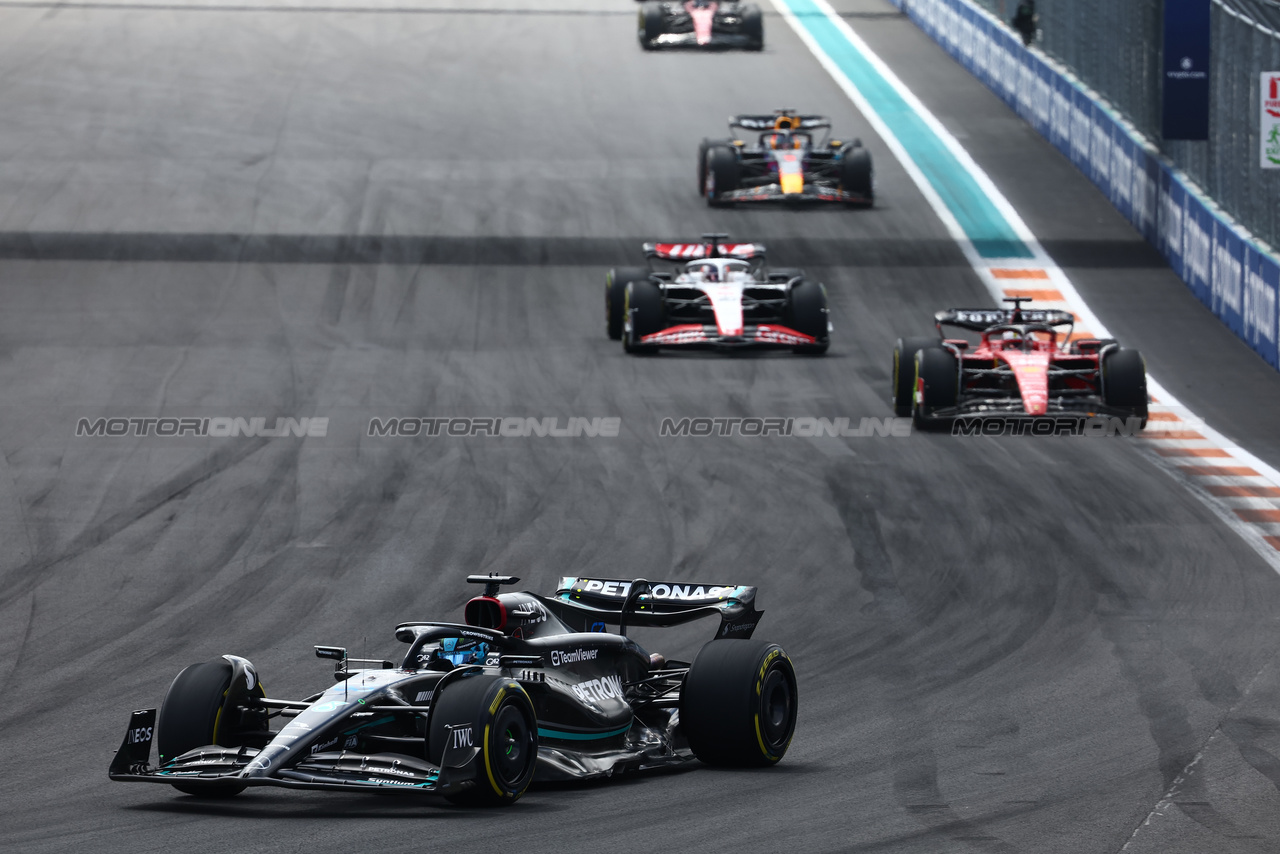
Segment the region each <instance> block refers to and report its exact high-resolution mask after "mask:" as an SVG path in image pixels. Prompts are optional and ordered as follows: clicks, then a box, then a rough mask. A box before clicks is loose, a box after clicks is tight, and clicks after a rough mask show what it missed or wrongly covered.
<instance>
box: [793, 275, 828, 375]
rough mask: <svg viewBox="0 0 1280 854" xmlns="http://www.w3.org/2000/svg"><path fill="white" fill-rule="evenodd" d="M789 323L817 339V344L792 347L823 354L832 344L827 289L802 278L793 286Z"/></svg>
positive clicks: (804, 353)
mask: <svg viewBox="0 0 1280 854" xmlns="http://www.w3.org/2000/svg"><path fill="white" fill-rule="evenodd" d="M787 314H788V318H787V320H788V325H790V327H791V328H792V329H794V330H795V331H796V332H799V333H802V334H804V335H808V336H809V337H811V338H815V339H817V343H816V344H804V345H801V346H798V347H793V348H791V349H792V351H793V352H796V353H800V354H802V355H808V356H821V355H822V354H823V353H825V352H827V349H828V348H829V347H830V346H831V339H830V334H829V333H828V332H827V314H828V312H827V291H826V289H825V288H823V287H822V285H820V284H818V283H817V282H811V281H808V280H807V279H801V280H800V281H799V282H797V283H796V284H795V286H794V287H792V288H791V292H790V294H789V295H788V303H787Z"/></svg>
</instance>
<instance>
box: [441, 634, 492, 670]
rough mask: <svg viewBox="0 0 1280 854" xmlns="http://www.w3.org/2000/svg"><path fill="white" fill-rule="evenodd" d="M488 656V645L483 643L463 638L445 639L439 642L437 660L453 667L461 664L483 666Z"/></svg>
mask: <svg viewBox="0 0 1280 854" xmlns="http://www.w3.org/2000/svg"><path fill="white" fill-rule="evenodd" d="M488 654H489V645H488V644H487V643H484V642H483V641H474V640H468V639H465V638H445V639H444V640H442V641H440V649H439V658H441V659H444V660H445V661H448V662H450V663H452V664H453V665H454V666H455V667H458V666H460V665H463V664H484V660H485V656H487V655H488Z"/></svg>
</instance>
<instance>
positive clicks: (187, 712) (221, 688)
mask: <svg viewBox="0 0 1280 854" xmlns="http://www.w3.org/2000/svg"><path fill="white" fill-rule="evenodd" d="M231 678H232V667H231V662H229V661H227V660H226V659H225V658H219V659H215V660H214V661H206V662H204V663H202V664H193V665H191V666H190V667H187V668H185V669H183V671H182V672H181V673H179V674H178V676H177V678H175V679H174V680H173V684H172V685H170V686H169V691H168V692H167V693H166V694H165V695H164V701H163V702H162V703H161V704H160V716H159V718H158V720H157V721H156V749H157V750H158V751H159V757H160V762H161V763H164V762H168V761H169V760H171V759H175V758H176V757H178V756H181V755H182V754H184V753H186V752H187V751H188V750H194V749H195V748H197V747H204V746H206V745H210V744H217V745H221V746H222V747H239V746H241V745H243V744H244V743H245V742H246V739H245V738H244V737H243V736H244V735H245V728H246V727H245V724H246V723H251V724H252V728H253V729H259V728H261V729H265V720H263V721H262V722H261V724H262V726H261V727H259V726H258V725H257V722H256V721H255V722H246V721H243V720H240V719H236V720H232V719H231V715H232V714H235V713H232V712H227V707H229V706H237V705H239V704H238V703H235V702H232V703H228V702H227V700H228V694H229V693H230V692H231V689H232V685H231ZM237 687H238V688H240V689H244V687H245V686H243V685H240V686H237ZM245 693H246V694H248V695H250V696H256V697H263V696H265V694H264V693H263V691H262V685H261V683H258V684H256V685H255V686H254V688H253V689H252V690H246V691H245ZM231 699H232V700H235V699H236V698H231ZM172 785H173V787H174V788H175V789H177V790H178V791H179V792H184V793H186V794H188V795H200V796H203V797H210V798H229V797H231V796H232V795H238V794H240V793H241V792H243V791H244V789H245V784H243V783H234V782H227V783H222V784H206V785H197V786H193V785H187V784H183V783H173V784H172Z"/></svg>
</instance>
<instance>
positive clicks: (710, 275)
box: [689, 263, 720, 282]
mask: <svg viewBox="0 0 1280 854" xmlns="http://www.w3.org/2000/svg"><path fill="white" fill-rule="evenodd" d="M689 272H690V273H694V274H696V275H697V276H698V277H699V278H701V279H702V281H704V282H718V281H720V268H719V267H717V266H716V265H715V264H709V263H702V264H696V265H694V266H693V267H692V268H691V269H690V270H689Z"/></svg>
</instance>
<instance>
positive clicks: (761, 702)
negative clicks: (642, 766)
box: [680, 640, 798, 766]
mask: <svg viewBox="0 0 1280 854" xmlns="http://www.w3.org/2000/svg"><path fill="white" fill-rule="evenodd" d="M797 698H798V694H797V692H796V672H795V668H793V667H792V666H791V659H789V658H787V654H786V653H785V652H783V650H782V647H780V646H778V645H777V644H775V643H768V642H766V641H760V640H713V641H711V642H710V643H708V644H707V645H706V646H704V647H703V648H702V649H701V651H699V652H698V657H697V658H696V659H694V662H693V666H692V667H690V668H689V673H688V675H687V676H685V680H684V688H683V689H682V690H681V692H680V724H681V726H682V727H683V729H684V733H685V737H686V738H687V739H688V740H689V749H690V750H692V751H693V754H694V755H695V756H697V757H698V758H699V759H701V760H702V761H703V762H706V763H707V764H709V765H738V766H764V765H773V764H775V763H776V762H777V761H778V760H779V759H781V758H782V757H783V755H784V754H785V753H786V752H787V747H788V745H790V744H791V736H792V734H793V733H794V732H795V728H796V710H797Z"/></svg>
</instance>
